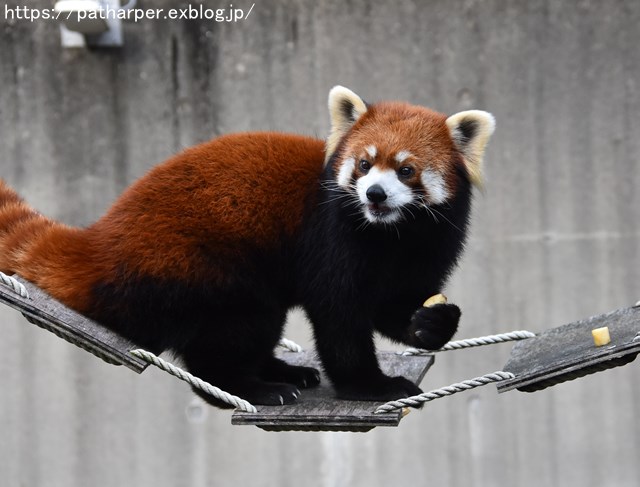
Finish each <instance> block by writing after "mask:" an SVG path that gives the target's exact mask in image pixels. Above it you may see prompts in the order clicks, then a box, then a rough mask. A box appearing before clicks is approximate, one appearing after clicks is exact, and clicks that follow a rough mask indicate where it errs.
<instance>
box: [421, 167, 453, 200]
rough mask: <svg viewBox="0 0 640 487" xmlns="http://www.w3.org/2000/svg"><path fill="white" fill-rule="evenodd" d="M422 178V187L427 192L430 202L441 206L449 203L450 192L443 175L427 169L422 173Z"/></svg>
mask: <svg viewBox="0 0 640 487" xmlns="http://www.w3.org/2000/svg"><path fill="white" fill-rule="evenodd" d="M420 178H421V179H422V185H423V186H424V187H425V189H426V190H427V193H428V199H429V202H431V203H433V204H435V205H439V204H441V203H444V202H445V201H447V198H449V192H448V191H447V186H446V183H445V181H444V178H443V177H442V174H439V173H437V172H436V171H434V170H433V169H425V170H424V171H422V175H421V176H420Z"/></svg>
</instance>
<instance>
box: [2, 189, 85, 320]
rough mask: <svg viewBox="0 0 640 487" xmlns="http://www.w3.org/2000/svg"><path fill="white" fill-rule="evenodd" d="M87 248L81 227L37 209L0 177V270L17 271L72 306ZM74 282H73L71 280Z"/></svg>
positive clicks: (79, 301) (78, 297) (77, 304)
mask: <svg viewBox="0 0 640 487" xmlns="http://www.w3.org/2000/svg"><path fill="white" fill-rule="evenodd" d="M89 253H90V248H89V246H88V245H87V238H86V236H85V232H84V230H82V229H80V228H73V227H68V226H66V225H64V224H62V223H59V222H56V221H54V220H51V219H49V218H46V217H45V216H43V215H41V214H40V213H38V212H37V211H36V210H34V209H33V208H32V207H31V206H29V205H28V204H27V203H26V202H25V201H23V200H22V198H20V196H18V194H17V193H16V192H15V191H14V190H13V189H11V188H10V187H9V186H8V185H7V184H6V183H5V182H4V181H3V180H2V179H0V271H1V272H4V273H5V274H18V275H20V276H21V277H24V278H25V279H27V280H28V281H31V282H32V283H34V284H35V285H36V286H39V287H40V288H42V289H44V290H45V291H47V292H48V293H49V294H51V295H52V296H54V297H56V298H58V299H59V300H60V301H62V302H63V303H65V304H67V305H68V306H71V307H73V308H75V309H78V310H79V308H82V307H84V306H83V305H84V304H85V303H86V301H85V300H86V293H83V292H80V291H79V290H78V288H77V285H78V281H77V280H78V278H79V277H80V276H81V275H83V274H84V273H85V272H86V270H85V266H86V262H87V261H88V259H87V257H88V255H89ZM74 282H75V284H74Z"/></svg>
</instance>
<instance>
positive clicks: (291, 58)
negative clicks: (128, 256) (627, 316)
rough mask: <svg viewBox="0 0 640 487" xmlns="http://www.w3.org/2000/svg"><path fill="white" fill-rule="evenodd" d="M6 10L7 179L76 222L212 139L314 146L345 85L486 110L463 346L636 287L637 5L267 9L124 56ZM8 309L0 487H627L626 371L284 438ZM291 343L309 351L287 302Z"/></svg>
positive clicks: (639, 292) (635, 465) (592, 310)
mask: <svg viewBox="0 0 640 487" xmlns="http://www.w3.org/2000/svg"><path fill="white" fill-rule="evenodd" d="M51 3H52V2H49V1H45V0H35V1H32V2H29V4H30V6H31V7H34V8H36V7H39V8H45V7H47V8H49V7H50V6H51ZM139 3H140V5H139V6H140V7H141V8H151V7H154V8H159V7H165V8H168V7H170V6H181V7H185V6H186V5H187V3H186V2H179V3H178V2H169V1H168V0H157V1H154V2H153V5H151V3H152V2H143V1H142V0H141V1H140V2H139ZM221 3H224V2H221ZM233 3H234V6H235V7H244V8H246V9H248V8H249V7H250V3H249V2H241V1H238V2H233ZM193 4H194V5H196V4H197V2H196V1H195V0H194V2H193ZM241 4H242V5H241ZM8 5H9V6H16V5H18V4H16V3H15V2H13V1H9V4H8ZM207 5H209V6H213V7H221V6H222V7H226V6H227V5H226V4H225V5H217V4H216V2H207ZM2 15H3V12H0V16H2ZM0 22H2V23H1V24H0V88H1V89H0V168H1V169H0V176H1V177H3V178H5V179H6V180H7V181H8V182H9V183H10V184H12V185H13V186H14V187H15V188H17V189H18V190H19V191H20V192H21V193H22V194H23V195H24V196H25V197H26V198H27V199H28V200H29V201H30V202H31V203H33V205H34V206H35V207H36V208H38V209H39V210H40V211H42V212H43V213H45V214H47V215H50V216H52V217H56V218H59V219H61V220H63V221H65V222H67V223H69V224H77V225H83V224H87V223H89V222H91V221H93V220H94V219H96V218H97V217H98V216H99V215H100V214H101V213H102V212H103V211H104V210H105V209H106V208H107V207H108V205H109V204H110V202H112V201H113V200H114V198H115V197H116V196H117V194H118V193H119V192H120V191H122V190H123V188H125V187H126V185H128V184H129V183H131V182H132V181H133V180H134V179H135V178H137V177H138V176H140V175H142V174H143V173H144V172H145V171H146V170H147V169H148V168H150V167H151V166H152V165H154V164H156V163H158V162H160V161H162V160H163V159H164V158H166V157H167V156H169V155H171V154H172V153H174V152H176V151H177V150H179V149H181V148H183V147H186V146H188V145H190V144H193V143H196V142H198V141H202V140H205V139H207V138H209V137H211V136H213V135H217V134H221V133H226V132H231V131H239V130H253V129H274V130H283V131H296V132H301V133H305V134H313V135H317V136H320V137H324V136H325V135H326V133H327V126H328V116H327V111H326V108H325V106H326V96H327V92H328V90H329V89H330V88H331V86H333V85H334V84H338V83H339V84H343V85H346V86H349V87H351V88H352V89H354V90H355V91H356V92H358V93H359V94H361V95H362V96H364V97H365V98H366V99H368V100H378V99H390V98H391V99H402V100H408V101H411V102H414V103H418V104H424V105H429V106H431V107H433V108H436V109H439V110H441V111H444V112H447V113H454V112H456V111H459V110H463V109H469V108H480V109H486V110H489V111H491V112H493V113H494V114H495V116H496V118H497V121H498V128H497V132H496V134H495V137H494V139H493V141H492V142H491V144H490V147H489V149H488V154H487V173H488V183H487V191H486V194H485V195H480V196H479V197H478V198H477V200H476V206H475V212H474V222H473V234H472V238H471V240H470V242H469V245H468V251H467V253H466V255H465V258H464V260H463V262H462V264H461V267H460V269H459V270H458V272H457V273H456V274H455V277H454V279H453V281H452V282H451V284H450V286H449V288H448V294H449V295H450V297H451V298H452V299H454V300H455V301H456V302H457V303H459V304H460V305H461V307H462V308H463V310H464V317H463V322H462V330H461V332H460V335H461V336H477V335H483V334H488V333H494V332H500V331H506V330H512V329H530V330H533V331H536V330H543V329H546V328H550V327H553V326H557V325H560V324H563V323H565V322H569V321H573V320H576V319H578V318H582V317H586V316H589V315H592V314H598V313H600V312H605V311H608V310H611V309H614V308H617V307H622V306H627V305H630V304H633V303H635V302H636V301H637V300H638V299H640V285H639V284H640V192H638V190H637V188H639V187H640V170H639V158H640V142H639V140H640V139H639V138H638V135H637V133H638V127H639V126H640V49H638V45H639V43H640V30H639V29H638V25H640V3H638V2H637V1H635V0H606V1H596V0H592V1H589V0H581V1H575V2H556V1H553V0H546V1H545V0H530V1H527V2H514V1H511V2H509V1H504V0H493V1H492V0H467V1H459V0H447V1H445V0H431V1H419V0H399V1H397V2H373V1H367V0H350V1H321V2H304V1H302V0H279V1H269V2H268V1H260V2H258V3H257V4H256V5H255V7H254V9H253V12H252V14H251V16H250V18H249V20H247V21H244V22H240V23H235V24H233V23H230V24H214V23H211V22H207V21H185V20H182V21H160V20H157V21H156V20H153V21H151V20H150V21H143V22H139V23H137V24H133V23H129V24H127V25H126V28H125V38H126V40H125V42H126V43H125V46H124V47H123V48H121V49H113V50H82V49H81V50H73V51H71V50H63V49H62V48H61V47H60V46H59V39H58V29H57V25H56V24H55V23H54V22H45V21H38V22H28V21H17V20H15V21H8V20H6V19H3V20H0ZM0 322H1V325H0V328H1V335H0V336H1V337H2V338H1V339H0V438H1V441H0V486H2V487H4V486H7V487H13V486H28V487H34V486H47V487H49V486H64V487H75V486H83V487H84V486H87V485H101V486H102V485H104V486H116V485H138V486H154V487H160V486H187V485H188V486H205V485H206V486H211V485H232V483H233V484H234V485H251V486H255V487H258V486H273V485H280V486H283V487H286V486H294V485H306V486H309V487H315V486H331V487H336V486H347V485H348V486H370V487H374V486H383V485H398V484H399V483H400V482H403V483H412V484H413V485H443V486H444V485H447V486H470V485H472V486H514V485H517V486H524V487H526V486H540V485H544V486H554V485H557V486H580V487H587V486H599V487H600V486H615V487H637V486H638V485H640V463H639V462H638V458H640V426H639V425H638V422H637V412H638V411H639V410H640V372H639V369H638V364H637V363H634V364H631V365H628V366H626V367H624V368H620V369H616V370H613V371H607V372H603V373H601V374H597V375H595V376H592V377H590V378H586V379H582V380H580V381H574V382H571V383H567V384H564V385H560V386H557V387H554V388H552V389H548V390H545V391H542V392H538V393H535V394H523V393H519V392H510V393H507V394H504V395H500V396H498V395H497V394H496V392H495V389H494V388H493V387H487V388H484V389H479V390H477V391H474V392H470V393H467V394H465V395H459V396H456V397H454V398H450V399H447V400H441V401H436V402H434V403H432V404H431V405H428V406H427V407H425V408H424V410H423V411H421V412H413V413H412V414H410V415H409V416H408V417H407V418H406V419H405V420H404V421H403V423H402V424H401V426H400V427H399V428H398V429H387V430H383V429H379V430H374V431H373V432H371V433H367V434H330V433H327V434H304V433H283V434H274V433H265V432H262V431H261V430H258V429H257V428H252V427H251V428H250V427H231V426H230V424H229V421H230V416H229V414H228V413H225V412H220V411H217V410H214V409H208V408H205V409H202V408H201V405H200V404H199V403H198V402H197V401H195V402H194V400H193V396H192V394H190V392H189V390H188V388H187V387H186V386H184V385H183V383H181V382H179V381H177V380H175V379H172V378H170V377H169V376H166V375H164V374H163V373H161V372H156V371H155V370H149V371H147V372H145V373H144V374H143V375H142V376H136V375H135V374H133V373H131V372H129V371H127V370H124V369H122V368H117V367H112V366H109V365H106V364H104V363H102V362H101V361H99V360H98V359H95V358H93V357H92V356H91V355H89V354H87V353H85V352H83V351H81V350H79V349H76V348H75V347H72V346H71V345H68V344H67V343H66V342H63V341H61V340H59V339H58V338H56V337H54V336H53V335H51V334H49V333H47V332H44V331H42V330H40V329H38V328H36V327H34V326H32V325H30V324H28V323H27V322H26V321H25V320H24V319H22V318H21V317H20V316H19V315H18V314H17V313H15V312H13V311H11V310H9V309H8V308H6V307H3V308H2V309H0ZM287 334H288V336H289V337H290V338H293V339H296V340H298V341H300V342H302V343H305V344H308V343H309V337H310V333H309V330H308V327H307V326H306V325H305V324H304V322H303V321H302V319H301V318H300V316H299V315H295V316H294V317H293V318H292V319H291V323H290V326H289V330H288V333H287ZM381 346H383V347H385V348H390V347H391V346H390V345H389V344H387V343H381ZM509 350H510V346H509V345H501V346H495V347H493V348H488V349H479V350H471V351H464V352H453V353H450V354H446V355H440V356H438V358H437V361H436V365H435V366H434V367H433V369H432V371H431V372H429V374H428V376H427V377H426V379H425V381H424V382H423V384H422V385H423V387H424V388H425V389H430V388H433V387H439V386H441V385H444V384H449V383H451V382H456V381H458V380H461V379H464V378H469V377H474V376H477V375H480V374H483V373H487V372H491V371H494V370H499V369H500V368H501V367H502V365H503V364H504V362H505V361H506V359H507V357H508V354H509Z"/></svg>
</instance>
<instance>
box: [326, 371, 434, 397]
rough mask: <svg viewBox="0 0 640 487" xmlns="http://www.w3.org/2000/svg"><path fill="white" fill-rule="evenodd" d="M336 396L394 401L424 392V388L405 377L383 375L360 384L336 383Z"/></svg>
mask: <svg viewBox="0 0 640 487" xmlns="http://www.w3.org/2000/svg"><path fill="white" fill-rule="evenodd" d="M335 389H336V397H338V399H347V400H351V401H394V400H396V399H402V398H405V397H410V396H417V395H418V394H422V389H420V388H419V387H418V386H417V385H415V384H414V383H413V382H411V381H410V380H408V379H405V378H404V377H388V376H386V375H385V376H382V377H379V378H376V380H373V381H372V380H368V381H367V380H363V381H360V382H358V384H341V385H336V386H335Z"/></svg>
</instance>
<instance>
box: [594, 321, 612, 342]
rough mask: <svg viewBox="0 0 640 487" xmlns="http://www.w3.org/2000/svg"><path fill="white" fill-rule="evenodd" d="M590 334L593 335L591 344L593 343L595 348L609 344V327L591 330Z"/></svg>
mask: <svg viewBox="0 0 640 487" xmlns="http://www.w3.org/2000/svg"><path fill="white" fill-rule="evenodd" d="M591 334H592V335H593V343H595V345H596V347H601V346H602V345H606V344H608V343H611V335H609V327H607V326H603V327H602V328H596V329H594V330H591Z"/></svg>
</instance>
